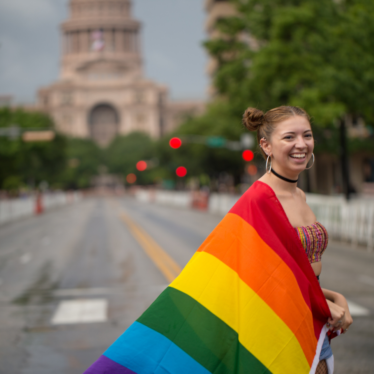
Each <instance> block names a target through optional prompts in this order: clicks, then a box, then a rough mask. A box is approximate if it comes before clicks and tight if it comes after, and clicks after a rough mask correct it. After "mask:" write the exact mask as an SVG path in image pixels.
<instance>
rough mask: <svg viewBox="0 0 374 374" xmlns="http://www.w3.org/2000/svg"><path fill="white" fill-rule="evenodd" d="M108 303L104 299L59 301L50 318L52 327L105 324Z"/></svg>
mask: <svg viewBox="0 0 374 374" xmlns="http://www.w3.org/2000/svg"><path fill="white" fill-rule="evenodd" d="M107 308H108V301H107V300H105V299H77V300H68V301H61V302H60V304H59V305H58V307H57V310H56V312H55V314H54V315H53V317H52V320H51V323H52V324H54V325H62V324H73V323H93V322H105V321H106V320H107Z"/></svg>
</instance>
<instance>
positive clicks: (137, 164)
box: [136, 161, 147, 171]
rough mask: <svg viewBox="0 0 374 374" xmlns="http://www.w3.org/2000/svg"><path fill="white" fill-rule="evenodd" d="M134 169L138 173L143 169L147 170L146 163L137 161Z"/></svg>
mask: <svg viewBox="0 0 374 374" xmlns="http://www.w3.org/2000/svg"><path fill="white" fill-rule="evenodd" d="M136 168H137V169H138V170H139V171H144V170H145V169H147V163H146V162H145V161H138V162H137V163H136Z"/></svg>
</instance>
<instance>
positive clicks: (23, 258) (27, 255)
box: [19, 253, 32, 265]
mask: <svg viewBox="0 0 374 374" xmlns="http://www.w3.org/2000/svg"><path fill="white" fill-rule="evenodd" d="M31 258H32V256H31V255H30V253H25V254H23V255H22V256H21V257H20V259H19V260H20V261H21V264H23V265H26V264H27V263H29V262H30V261H31Z"/></svg>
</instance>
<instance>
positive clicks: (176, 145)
mask: <svg viewBox="0 0 374 374" xmlns="http://www.w3.org/2000/svg"><path fill="white" fill-rule="evenodd" d="M169 145H170V147H171V148H174V149H177V148H179V147H180V146H181V145H182V140H180V139H179V138H171V139H170V141H169Z"/></svg>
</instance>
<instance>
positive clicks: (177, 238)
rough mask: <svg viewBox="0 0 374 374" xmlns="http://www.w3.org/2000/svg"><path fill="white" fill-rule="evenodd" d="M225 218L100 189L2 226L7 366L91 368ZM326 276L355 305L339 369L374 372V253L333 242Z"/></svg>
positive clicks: (4, 369) (10, 370)
mask: <svg viewBox="0 0 374 374" xmlns="http://www.w3.org/2000/svg"><path fill="white" fill-rule="evenodd" d="M220 219H221V217H219V216H215V215H210V214H208V213H204V212H198V211H191V210H177V209H174V208H169V207H160V206H155V205H146V204H143V203H139V202H137V201H135V200H132V199H130V198H125V199H124V198H90V199H86V200H84V201H82V202H80V203H78V204H76V205H72V206H68V207H64V208H59V209H56V210H53V211H50V212H48V213H46V214H44V215H42V216H39V217H31V218H27V219H23V220H20V221H18V222H14V223H12V224H7V225H4V226H1V227H0V374H51V373H53V374H76V373H77V374H79V373H82V372H83V371H84V370H85V369H86V368H87V367H88V366H89V365H90V364H91V363H93V362H94V361H95V360H96V359H97V358H98V357H99V356H100V354H101V353H102V352H103V351H104V350H105V349H106V348H107V347H108V346H109V345H110V344H111V343H112V342H113V341H114V340H115V339H116V338H117V337H118V336H119V335H121V334H122V332H123V331H124V330H125V329H126V328H127V327H128V326H129V325H130V324H131V323H132V322H133V321H134V320H135V319H137V317H138V316H139V315H140V314H141V313H142V312H143V311H144V310H145V309H146V308H147V307H148V306H149V305H150V304H151V303H152V301H153V300H154V299H155V298H156V297H157V296H158V295H159V293H160V292H161V291H162V290H163V289H164V288H165V287H166V286H167V284H168V283H169V281H170V280H171V279H173V277H175V276H176V275H177V274H178V272H179V271H180V269H181V268H183V266H184V265H185V264H186V263H187V261H188V260H189V259H190V257H191V256H192V255H193V253H194V252H195V251H196V249H197V248H198V247H199V245H200V244H201V243H202V242H203V240H204V239H205V238H206V236H207V235H208V234H209V233H210V232H211V231H212V229H213V228H214V227H215V226H216V225H217V223H218V222H219V221H220ZM321 283H322V286H323V287H325V288H329V289H332V290H335V291H338V292H341V293H343V294H344V295H345V296H346V297H347V299H348V300H349V301H350V305H351V307H352V312H353V314H354V324H353V325H352V326H351V328H350V330H349V333H347V334H345V335H344V336H341V337H339V338H337V339H334V341H333V342H332V348H333V351H334V355H335V368H336V370H335V373H337V374H348V373H349V374H355V373H357V374H358V373H362V374H363V373H365V374H366V373H374V253H367V252H365V251H364V250H363V249H357V248H351V246H349V245H344V244H339V243H330V244H329V247H328V249H327V251H326V252H325V255H324V260H323V271H322V276H321ZM285 374H286V373H285ZM287 374H288V373H287Z"/></svg>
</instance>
